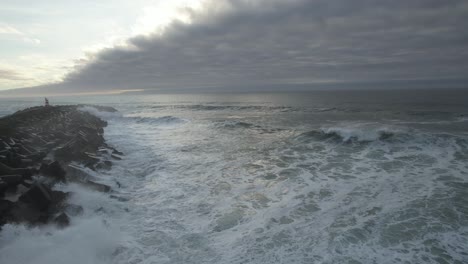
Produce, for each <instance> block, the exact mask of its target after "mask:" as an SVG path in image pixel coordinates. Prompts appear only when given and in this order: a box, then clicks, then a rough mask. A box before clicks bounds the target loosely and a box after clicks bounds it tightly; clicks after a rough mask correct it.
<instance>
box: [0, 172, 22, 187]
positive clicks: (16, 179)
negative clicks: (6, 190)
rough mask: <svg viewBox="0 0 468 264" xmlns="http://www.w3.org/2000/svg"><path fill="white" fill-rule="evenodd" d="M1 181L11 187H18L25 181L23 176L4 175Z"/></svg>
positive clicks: (0, 178) (0, 177)
mask: <svg viewBox="0 0 468 264" xmlns="http://www.w3.org/2000/svg"><path fill="white" fill-rule="evenodd" d="M0 181H3V182H5V183H6V184H7V185H8V186H9V187H12V186H16V185H18V184H20V183H21V182H22V181H23V176H21V175H2V176H0Z"/></svg>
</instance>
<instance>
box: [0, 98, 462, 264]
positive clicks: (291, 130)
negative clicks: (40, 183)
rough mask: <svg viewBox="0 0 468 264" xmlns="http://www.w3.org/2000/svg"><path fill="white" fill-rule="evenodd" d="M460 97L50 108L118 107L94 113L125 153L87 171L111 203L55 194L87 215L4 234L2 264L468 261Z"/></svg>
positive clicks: (148, 101) (87, 194)
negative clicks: (106, 189) (104, 167)
mask: <svg viewBox="0 0 468 264" xmlns="http://www.w3.org/2000/svg"><path fill="white" fill-rule="evenodd" d="M460 93H461V92H460ZM460 93H459V92H453V94H451V93H447V92H445V93H443V94H444V95H445V97H442V96H434V95H432V96H431V95H430V94H429V95H428V93H423V94H420V95H418V96H417V97H415V96H412V94H408V93H406V94H405V93H398V94H396V93H388V94H385V93H369V92H365V93H364V92H361V93H358V92H356V93H351V92H334V93H326V92H317V93H300V94H287V93H276V94H269V93H263V94H204V95H145V96H140V95H132V96H130V95H128V96H124V95H121V96H105V97H104V96H102V97H74V98H71V97H60V98H53V99H51V103H55V104H70V103H95V104H100V105H108V106H112V107H115V108H116V109H118V110H119V112H118V113H104V112H99V111H97V110H96V109H94V108H92V107H83V108H82V109H81V110H82V111H87V112H90V113H92V114H94V115H96V116H98V117H100V118H102V119H104V120H106V121H107V122H108V127H106V128H105V135H104V136H105V139H106V142H107V143H108V144H109V145H111V146H113V147H115V148H116V149H118V150H119V151H121V152H123V153H124V154H125V155H124V157H123V159H122V160H119V161H116V162H114V165H113V166H112V168H111V169H110V170H102V171H98V172H92V171H89V173H92V174H93V176H95V177H97V178H98V179H100V181H101V182H103V183H106V184H108V185H110V186H112V188H113V190H114V192H112V193H100V192H96V191H92V190H89V189H85V188H83V187H81V186H78V185H74V184H69V185H58V186H56V187H55V188H57V189H60V190H64V191H70V192H72V193H73V195H71V197H70V198H69V200H70V202H71V203H73V204H79V205H82V206H83V208H84V212H83V214H82V215H79V216H75V217H73V218H72V222H71V226H70V227H68V228H66V229H57V228H55V227H53V226H44V227H40V228H39V227H37V228H27V227H25V226H23V225H5V226H4V227H3V230H2V231H1V232H0V263H5V264H7V263H14V264H16V263H18V264H19V263H39V264H42V263H44V264H45V263H71V264H73V263H134V264H137V263H145V264H149V263H466V262H468V162H467V161H468V118H467V117H468V105H467V104H466V103H465V102H464V101H463V96H461V95H460ZM465 93H466V92H463V93H461V94H463V95H464V94H465ZM424 95H426V96H425V97H424ZM392 96H393V97H392ZM464 98H466V97H464ZM0 104H1V107H0V115H2V116H3V115H7V114H10V113H13V112H14V111H16V110H19V109H22V108H24V107H27V106H33V105H38V104H40V100H39V99H15V100H13V99H1V100H0Z"/></svg>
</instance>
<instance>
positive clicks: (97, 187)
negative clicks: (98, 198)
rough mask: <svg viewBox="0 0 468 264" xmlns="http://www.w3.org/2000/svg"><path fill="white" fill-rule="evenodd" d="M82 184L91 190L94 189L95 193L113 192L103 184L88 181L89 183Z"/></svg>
mask: <svg viewBox="0 0 468 264" xmlns="http://www.w3.org/2000/svg"><path fill="white" fill-rule="evenodd" d="M81 183H82V184H83V185H84V186H86V187H88V188H90V189H93V190H95V191H98V192H110V191H111V187H110V186H108V185H105V184H102V183H97V182H93V181H91V180H87V181H85V182H81Z"/></svg>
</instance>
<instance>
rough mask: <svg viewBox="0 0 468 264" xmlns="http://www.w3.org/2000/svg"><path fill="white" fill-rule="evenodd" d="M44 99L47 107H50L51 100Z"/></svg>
mask: <svg viewBox="0 0 468 264" xmlns="http://www.w3.org/2000/svg"><path fill="white" fill-rule="evenodd" d="M44 99H45V106H46V107H48V106H50V105H49V99H47V97H46V98H44Z"/></svg>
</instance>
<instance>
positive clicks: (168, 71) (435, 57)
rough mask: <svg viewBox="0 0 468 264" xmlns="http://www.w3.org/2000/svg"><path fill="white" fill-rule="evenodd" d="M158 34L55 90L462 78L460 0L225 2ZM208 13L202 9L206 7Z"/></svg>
mask: <svg viewBox="0 0 468 264" xmlns="http://www.w3.org/2000/svg"><path fill="white" fill-rule="evenodd" d="M229 3H230V4H231V6H232V9H231V10H230V11H228V12H225V13H222V14H219V13H217V14H213V13H211V12H209V11H208V12H206V13H203V14H194V15H193V16H194V23H193V24H191V25H185V24H180V23H174V24H173V25H172V26H171V27H170V28H169V29H168V30H167V32H166V33H165V34H164V35H163V36H157V35H154V36H137V37H134V38H132V39H130V40H128V43H129V44H130V46H131V47H132V48H124V47H120V48H113V49H106V50H103V51H101V52H100V53H98V54H96V56H94V57H93V58H92V59H90V61H87V62H86V63H85V64H83V65H79V66H78V67H77V69H76V70H75V71H74V72H72V73H70V74H69V75H68V76H67V77H66V79H65V81H64V83H63V86H64V87H71V88H73V87H75V88H81V89H93V90H94V89H112V88H114V89H130V88H161V87H164V88H167V87H179V88H180V87H206V86H232V85H261V84H269V83H314V82H329V81H337V82H356V81H357V82H359V81H381V82H384V81H391V80H405V79H408V80H415V79H422V80H424V79H452V78H455V79H456V78H464V77H465V75H466V72H468V30H467V29H466V25H468V2H467V1H462V0H459V1H457V0H443V1H441V0H409V1H388V0H352V1H350V0H309V1H229ZM208 10H209V9H208Z"/></svg>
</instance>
